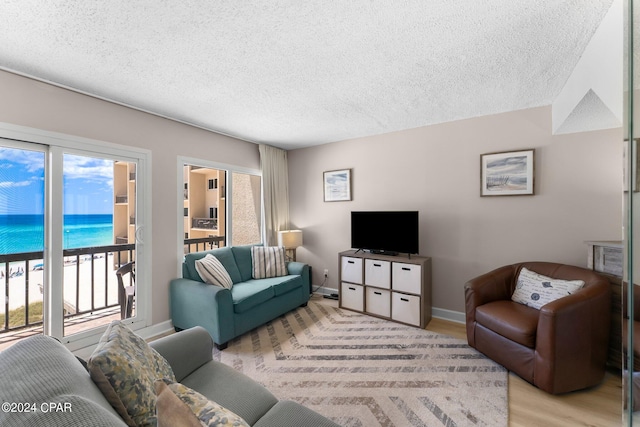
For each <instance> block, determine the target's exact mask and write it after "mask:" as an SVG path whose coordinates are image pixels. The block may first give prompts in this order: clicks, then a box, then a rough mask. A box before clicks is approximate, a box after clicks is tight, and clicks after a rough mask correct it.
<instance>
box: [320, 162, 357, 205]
mask: <svg viewBox="0 0 640 427" xmlns="http://www.w3.org/2000/svg"><path fill="white" fill-rule="evenodd" d="M322 181H323V185H324V201H325V202H344V201H350V200H351V169H339V170H332V171H326V172H324V173H323V178H322Z"/></svg>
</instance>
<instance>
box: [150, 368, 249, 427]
mask: <svg viewBox="0 0 640 427" xmlns="http://www.w3.org/2000/svg"><path fill="white" fill-rule="evenodd" d="M155 390H156V393H157V395H158V400H157V410H158V426H159V427H164V426H165V425H166V426H172V427H175V426H176V425H178V424H176V422H175V421H173V420H172V418H173V417H175V418H178V419H179V420H180V423H183V424H181V425H183V426H191V425H192V424H191V423H192V419H193V418H195V419H197V420H198V421H200V424H201V425H203V426H206V427H249V424H247V423H246V421H245V420H243V419H242V418H240V416H238V415H236V414H235V413H233V412H232V411H230V410H228V409H226V408H225V407H223V406H220V405H219V404H217V403H216V402H213V401H211V400H209V399H207V398H206V397H204V396H203V395H201V394H200V393H198V392H197V391H195V390H192V389H190V388H189V387H187V386H185V385H182V384H180V383H176V382H171V381H168V380H166V379H164V380H162V381H156V383H155ZM178 414H179V415H178ZM193 415H195V417H193Z"/></svg>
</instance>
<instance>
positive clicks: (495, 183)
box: [480, 149, 535, 197]
mask: <svg viewBox="0 0 640 427" xmlns="http://www.w3.org/2000/svg"><path fill="white" fill-rule="evenodd" d="M534 152H535V150H533V149H531V150H522V151H504V152H501V153H488V154H482V155H481V156H480V195H481V196H482V197H485V196H520V195H533V194H534V193H533V175H534V167H533V158H534Z"/></svg>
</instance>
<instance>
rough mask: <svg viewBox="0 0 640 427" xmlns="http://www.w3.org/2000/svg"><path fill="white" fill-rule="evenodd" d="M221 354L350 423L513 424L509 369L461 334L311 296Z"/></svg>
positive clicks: (277, 390) (281, 392) (285, 394)
mask: <svg viewBox="0 0 640 427" xmlns="http://www.w3.org/2000/svg"><path fill="white" fill-rule="evenodd" d="M214 358H215V359H216V360H220V361H222V362H223V363H226V364H228V365H230V366H232V367H234V368H235V369H237V370H238V371H241V372H243V373H244V374H246V375H248V376H249V377H251V378H253V379H255V380H257V381H258V382H260V383H261V384H263V385H264V386H265V387H267V388H268V389H269V390H270V391H271V392H272V393H273V394H275V395H276V396H277V397H278V398H279V399H288V400H294V401H296V402H299V403H301V404H303V405H305V406H307V407H309V408H311V409H313V410H315V411H317V412H319V413H321V414H323V415H324V416H326V417H328V418H330V419H332V420H333V421H335V422H336V423H338V424H340V425H342V426H346V427H351V426H354V427H355V426H362V427H372V426H430V427H431V426H451V427H453V426H491V427H495V426H506V425H507V423H508V403H507V371H506V370H505V369H504V368H503V367H502V366H500V365H498V364H496V363H495V362H493V361H492V360H490V359H487V358H486V357H485V356H483V355H482V354H480V353H479V352H477V351H476V350H474V349H472V348H471V347H469V346H468V345H467V343H466V342H465V341H463V340H460V339H456V338H452V337H449V336H446V335H441V334H436V333H433V332H430V331H426V330H423V329H419V328H415V327H411V326H405V325H402V324H398V323H395V322H391V321H387V320H384V319H379V318H376V317H372V316H368V315H365V314H360V313H356V312H352V311H349V310H342V309H340V308H338V307H337V301H332V300H327V299H323V298H320V297H318V296H314V297H312V299H311V301H309V304H308V305H307V307H301V308H299V309H297V310H294V311H292V312H290V313H288V314H286V315H284V316H281V317H279V318H277V319H275V320H273V321H272V322H269V323H268V324H266V325H264V326H262V327H260V328H257V329H255V330H254V331H252V332H249V333H247V334H245V335H243V336H241V337H239V338H236V339H234V340H233V341H231V342H230V343H229V347H228V348H227V349H226V350H224V351H218V350H214Z"/></svg>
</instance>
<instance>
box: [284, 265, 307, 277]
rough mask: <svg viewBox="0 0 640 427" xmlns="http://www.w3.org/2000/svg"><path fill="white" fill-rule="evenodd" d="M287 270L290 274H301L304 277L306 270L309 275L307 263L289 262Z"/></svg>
mask: <svg viewBox="0 0 640 427" xmlns="http://www.w3.org/2000/svg"><path fill="white" fill-rule="evenodd" d="M305 267H306V268H305ZM287 270H289V274H299V275H301V276H302V275H303V274H304V272H305V270H306V272H307V274H309V266H308V265H307V264H305V263H302V262H297V261H289V262H288V263H287Z"/></svg>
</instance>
